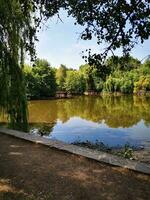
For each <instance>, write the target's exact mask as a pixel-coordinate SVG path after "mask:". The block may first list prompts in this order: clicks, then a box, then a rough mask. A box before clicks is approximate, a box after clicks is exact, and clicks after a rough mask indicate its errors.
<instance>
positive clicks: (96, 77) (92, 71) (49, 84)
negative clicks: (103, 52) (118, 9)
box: [24, 56, 150, 99]
mask: <svg viewBox="0 0 150 200" xmlns="http://www.w3.org/2000/svg"><path fill="white" fill-rule="evenodd" d="M24 74H25V83H26V93H27V96H28V97H29V98H39V99H40V98H42V97H54V96H55V94H56V92H58V91H64V92H68V93H72V94H83V93H84V92H85V91H94V92H97V93H101V92H102V93H114V92H118V93H124V94H133V93H135V94H145V93H146V92H150V59H147V60H146V61H145V62H144V63H141V62H140V61H139V60H138V59H135V58H133V57H131V56H129V57H118V56H113V57H110V58H108V59H107V60H106V61H105V64H104V65H103V66H101V67H99V68H98V67H94V66H90V65H88V64H85V65H82V66H80V67H79V69H78V70H76V69H72V68H67V67H66V66H65V65H61V66H60V67H58V68H55V67H52V66H51V65H50V63H48V61H46V60H44V59H37V60H36V62H35V65H34V66H32V67H31V66H28V65H26V66H25V68H24Z"/></svg>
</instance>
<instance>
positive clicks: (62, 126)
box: [29, 96, 150, 148]
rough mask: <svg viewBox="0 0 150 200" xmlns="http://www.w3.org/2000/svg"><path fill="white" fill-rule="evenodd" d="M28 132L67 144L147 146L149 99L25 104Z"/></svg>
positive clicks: (149, 136) (78, 99)
mask: <svg viewBox="0 0 150 200" xmlns="http://www.w3.org/2000/svg"><path fill="white" fill-rule="evenodd" d="M29 122H30V127H31V132H33V133H36V132H37V130H39V131H40V132H41V134H44V137H47V138H49V139H57V140H60V141H64V142H67V143H74V142H86V141H89V142H91V143H96V142H97V141H99V142H102V143H103V144H105V145H108V146H110V147H121V146H124V145H125V144H129V145H133V146H136V147H148V148H149V147H150V97H137V96H117V97H114V96H98V97H95V96H79V97H74V98H72V99H57V100H42V101H30V102H29Z"/></svg>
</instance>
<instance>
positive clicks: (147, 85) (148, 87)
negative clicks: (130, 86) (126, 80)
mask: <svg viewBox="0 0 150 200" xmlns="http://www.w3.org/2000/svg"><path fill="white" fill-rule="evenodd" d="M147 91H150V75H147V76H141V77H140V78H139V80H138V81H137V82H135V83H134V93H145V92H147Z"/></svg>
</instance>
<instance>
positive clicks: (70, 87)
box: [65, 70, 85, 94]
mask: <svg viewBox="0 0 150 200" xmlns="http://www.w3.org/2000/svg"><path fill="white" fill-rule="evenodd" d="M65 90H66V91H68V92H71V93H76V94H82V93H83V92H84V91H85V79H84V77H83V75H82V74H81V73H80V72H79V71H76V70H69V71H67V76H66V79H65Z"/></svg>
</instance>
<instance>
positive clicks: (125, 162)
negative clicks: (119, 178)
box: [0, 128, 150, 174]
mask: <svg viewBox="0 0 150 200" xmlns="http://www.w3.org/2000/svg"><path fill="white" fill-rule="evenodd" d="M0 133H4V134H7V135H10V136H13V137H16V138H20V139H23V140H27V141H30V142H34V143H38V144H42V145H45V146H49V147H51V148H56V149H58V150H61V151H66V152H69V153H73V154H76V155H80V156H84V157H86V158H90V159H93V160H96V161H99V162H104V163H107V164H110V165H115V166H119V167H123V168H127V169H131V170H134V171H137V172H141V173H145V174H150V165H149V164H146V163H141V162H137V161H132V160H129V159H124V158H121V157H119V156H115V155H112V154H109V153H104V152H102V151H95V150H92V149H88V148H84V147H78V146H76V145H70V144H66V143H64V142H61V141H56V140H49V139H46V138H43V137H40V136H35V135H30V134H27V133H24V132H21V131H15V130H11V129H6V128H0Z"/></svg>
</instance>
